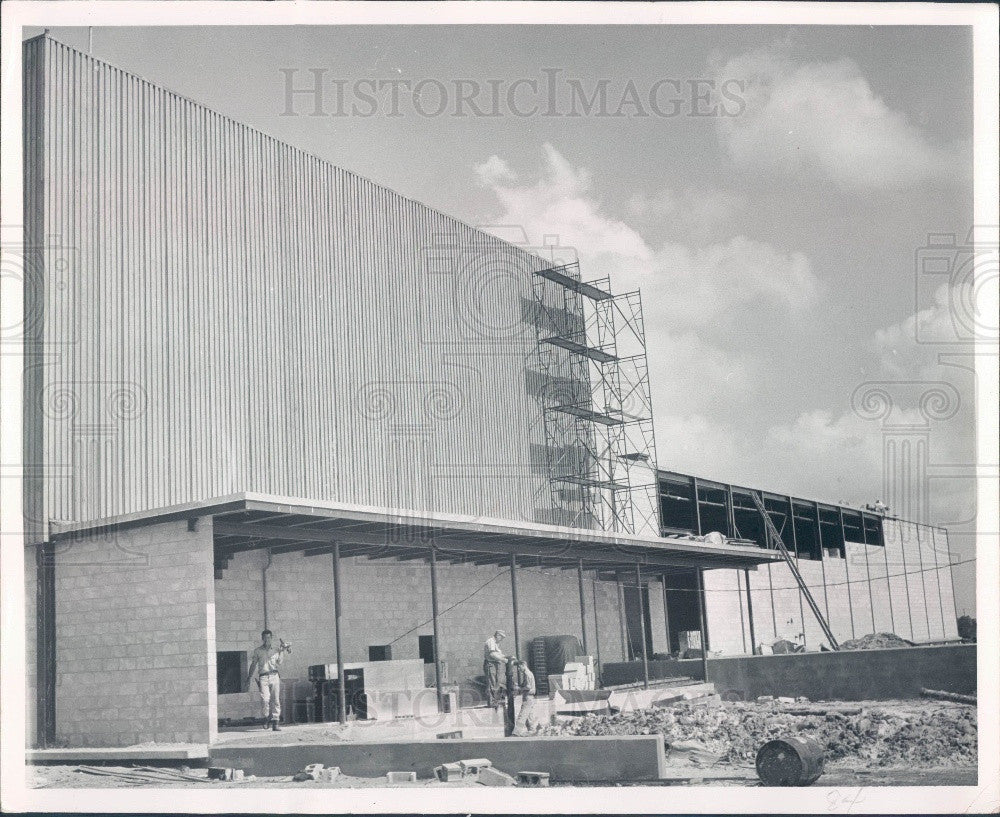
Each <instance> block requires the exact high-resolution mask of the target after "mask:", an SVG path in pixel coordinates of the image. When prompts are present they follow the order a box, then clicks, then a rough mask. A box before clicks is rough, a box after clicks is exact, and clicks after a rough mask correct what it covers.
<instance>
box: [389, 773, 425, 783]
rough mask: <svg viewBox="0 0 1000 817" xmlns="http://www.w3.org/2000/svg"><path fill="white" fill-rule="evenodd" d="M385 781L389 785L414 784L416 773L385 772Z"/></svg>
mask: <svg viewBox="0 0 1000 817" xmlns="http://www.w3.org/2000/svg"><path fill="white" fill-rule="evenodd" d="M385 779H386V780H388V781H389V782H390V783H416V782H417V773H416V772H386V773H385Z"/></svg>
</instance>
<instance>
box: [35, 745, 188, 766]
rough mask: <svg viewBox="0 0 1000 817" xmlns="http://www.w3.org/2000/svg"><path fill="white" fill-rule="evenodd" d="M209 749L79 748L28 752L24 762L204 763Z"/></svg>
mask: <svg viewBox="0 0 1000 817" xmlns="http://www.w3.org/2000/svg"><path fill="white" fill-rule="evenodd" d="M207 758H208V746H207V745H206V744H200V743H189V744H173V745H170V744H161V745H157V746H124V747H120V748H102V747H82V748H75V749H28V750H27V752H26V753H25V761H26V762H27V763H30V764H41V763H84V764H86V763H92V762H97V761H112V760H121V761H130V762H136V763H139V762H142V761H157V760H205V759H207Z"/></svg>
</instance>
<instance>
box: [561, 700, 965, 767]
mask: <svg viewBox="0 0 1000 817" xmlns="http://www.w3.org/2000/svg"><path fill="white" fill-rule="evenodd" d="M658 733H659V734H662V735H663V738H664V741H665V743H666V745H667V749H668V751H669V750H670V747H671V745H672V744H675V743H685V742H687V741H698V742H700V743H701V744H702V745H703V746H704V747H705V749H706V750H708V751H710V752H714V753H715V754H717V755H718V756H719V759H720V761H721V762H724V763H746V762H753V760H754V757H755V756H756V753H757V750H758V749H759V748H760V747H761V746H762V745H763V744H764V743H766V742H767V741H769V740H773V739H775V738H779V737H783V736H788V735H794V734H800V735H802V736H809V737H813V738H815V739H816V740H817V741H819V743H820V744H821V745H822V746H823V747H824V749H825V750H826V758H827V760H840V759H849V760H859V761H862V762H864V763H865V764H866V765H872V766H897V765H913V766H930V767H933V766H946V765H971V764H975V763H976V736H977V730H976V710H975V709H974V708H972V707H959V706H946V707H931V708H925V709H922V710H921V709H916V710H914V709H912V708H902V707H891V706H879V705H869V706H865V707H861V708H857V707H856V708H853V709H846V710H843V709H841V711H838V710H837V709H836V708H826V709H824V708H820V707H799V708H796V709H793V710H788V708H787V707H786V706H784V705H782V704H780V703H779V702H775V701H766V702H757V703H743V702H718V703H716V704H715V705H714V706H706V705H704V704H698V703H678V704H677V705H676V706H673V707H671V708H662V709H661V708H653V709H640V710H635V711H632V712H626V713H622V714H619V715H610V716H608V715H597V716H594V715H591V716H588V717H585V718H580V719H577V720H575V721H570V722H565V723H561V724H555V725H552V726H549V727H546V729H545V730H543V734H548V735H655V734H658Z"/></svg>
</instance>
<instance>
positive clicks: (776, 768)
mask: <svg viewBox="0 0 1000 817" xmlns="http://www.w3.org/2000/svg"><path fill="white" fill-rule="evenodd" d="M823 760H824V756H823V747H822V746H820V745H819V744H818V743H817V742H816V741H815V740H813V739H812V738H800V737H787V738H779V739H778V740H772V741H768V742H767V743H765V744H764V745H763V746H761V747H760V749H759V750H758V751H757V776H758V777H759V778H760V780H761V782H762V783H763V784H764V785H765V786H810V785H812V784H813V783H815V782H816V781H817V780H818V779H819V776H820V775H821V774H823Z"/></svg>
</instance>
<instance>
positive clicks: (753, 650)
mask: <svg viewBox="0 0 1000 817" xmlns="http://www.w3.org/2000/svg"><path fill="white" fill-rule="evenodd" d="M743 576H744V578H745V579H746V580H747V619H748V620H749V621H750V654H751V655H756V654H757V632H756V631H755V630H754V628H753V594H752V593H751V592H750V571H749V570H748V569H746V568H744V569H743Z"/></svg>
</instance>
